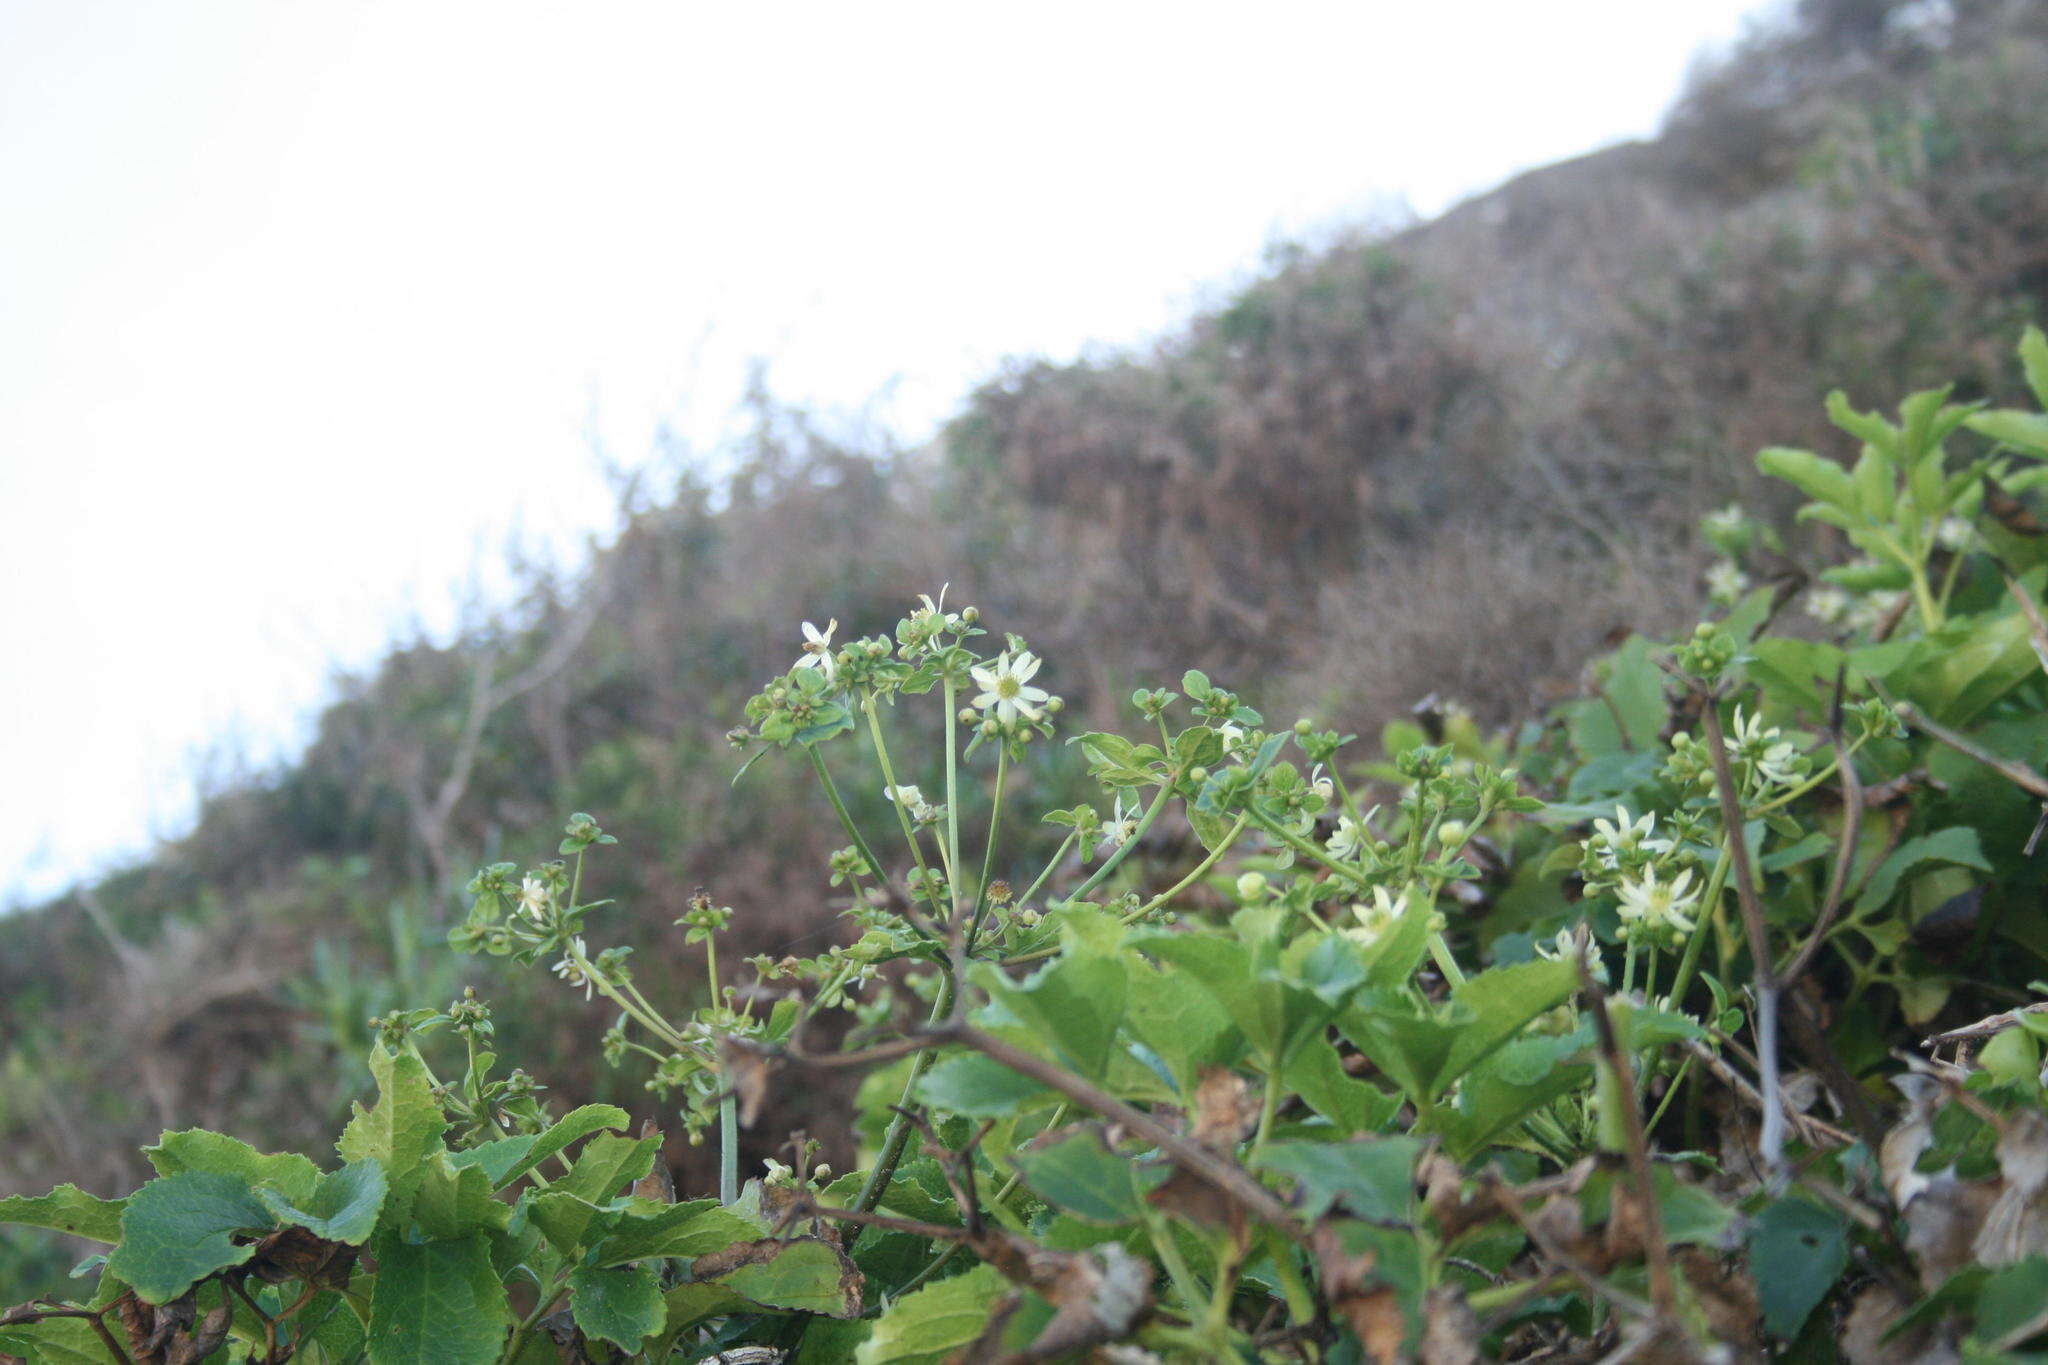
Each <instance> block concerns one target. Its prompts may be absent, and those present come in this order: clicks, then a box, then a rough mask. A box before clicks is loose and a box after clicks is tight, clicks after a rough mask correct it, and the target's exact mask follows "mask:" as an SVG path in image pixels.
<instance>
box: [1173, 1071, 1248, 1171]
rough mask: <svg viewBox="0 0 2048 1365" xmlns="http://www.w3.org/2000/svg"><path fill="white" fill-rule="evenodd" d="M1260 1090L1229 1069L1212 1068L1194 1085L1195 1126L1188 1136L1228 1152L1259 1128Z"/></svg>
mask: <svg viewBox="0 0 2048 1365" xmlns="http://www.w3.org/2000/svg"><path fill="white" fill-rule="evenodd" d="M1259 1103H1260V1096H1259V1092H1258V1089H1257V1087H1255V1086H1254V1085H1253V1084H1252V1083H1251V1082H1250V1081H1248V1080H1246V1079H1245V1078H1244V1077H1242V1076H1240V1075H1238V1074H1237V1073H1236V1072H1235V1071H1232V1070H1230V1069H1228V1068H1227V1067H1220V1066H1216V1067H1210V1068H1209V1069H1208V1070H1207V1071H1204V1072H1203V1073H1202V1078H1201V1080H1200V1082H1198V1083H1197V1084H1196V1086H1195V1115H1194V1126H1193V1127H1192V1128H1191V1129H1190V1130H1189V1136H1190V1137H1192V1138H1194V1140H1195V1141H1197V1142H1199V1143H1201V1144H1202V1145H1203V1146H1204V1147H1209V1148H1212V1149H1214V1150H1215V1151H1219V1152H1228V1151H1232V1150H1234V1149H1235V1148H1236V1146H1237V1144H1238V1143H1240V1142H1243V1141H1244V1140H1245V1139H1246V1138H1248V1137H1250V1136H1251V1135H1252V1134H1253V1133H1254V1132H1255V1131H1257V1129H1258V1126H1259Z"/></svg>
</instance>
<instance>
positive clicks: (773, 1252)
mask: <svg viewBox="0 0 2048 1365" xmlns="http://www.w3.org/2000/svg"><path fill="white" fill-rule="evenodd" d="M690 1273H691V1275H692V1276H693V1277H694V1278H696V1279H698V1280H700V1281H712V1282H716V1283H718V1284H720V1285H723V1286H724V1287H725V1288H727V1289H729V1290H731V1291H732V1292H733V1293H735V1294H738V1295H739V1296H740V1297H742V1298H744V1299H746V1300H747V1301H748V1302H750V1303H757V1304H760V1305H761V1306H762V1307H764V1308H786V1309H790V1310H792V1311H794V1312H800V1313H818V1314H821V1315H822V1316H824V1317H828V1318H850V1317H854V1316H857V1315H858V1314H859V1313H860V1310H861V1299H862V1292H863V1289H864V1286H865V1281H864V1280H863V1278H862V1276H861V1273H860V1271H859V1270H858V1269H856V1268H855V1266H854V1264H853V1262H852V1261H849V1260H848V1259H846V1253H844V1252H842V1251H841V1250H840V1249H839V1248H838V1247H836V1246H833V1245H832V1244H831V1243H829V1242H825V1241H821V1240H819V1239H818V1238H816V1237H792V1238H789V1239H787V1240H782V1241H778V1240H776V1239H774V1238H766V1239H762V1240H758V1241H753V1242H741V1243H738V1244H736V1245H734V1246H730V1247H727V1248H726V1249H725V1250H723V1251H720V1252H717V1253H714V1254H713V1255H710V1256H700V1257H698V1258H697V1260H696V1262H695V1263H694V1264H693V1265H692V1266H691V1271H690Z"/></svg>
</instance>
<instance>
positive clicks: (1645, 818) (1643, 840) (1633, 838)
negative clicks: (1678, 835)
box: [1586, 806, 1672, 867]
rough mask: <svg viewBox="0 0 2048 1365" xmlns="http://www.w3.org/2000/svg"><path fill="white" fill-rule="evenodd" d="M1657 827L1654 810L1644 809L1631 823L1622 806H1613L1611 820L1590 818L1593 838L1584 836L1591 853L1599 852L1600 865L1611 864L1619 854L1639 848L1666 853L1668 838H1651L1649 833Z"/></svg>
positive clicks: (1644, 850)
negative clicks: (1590, 847) (1593, 819)
mask: <svg viewBox="0 0 2048 1365" xmlns="http://www.w3.org/2000/svg"><path fill="white" fill-rule="evenodd" d="M1656 830H1657V813H1656V812H1655V811H1644V812H1643V813H1642V815H1641V816H1640V817H1638V818H1637V819H1636V820H1635V821H1634V822H1633V823H1631V822H1630V820H1629V818H1628V811H1627V809H1626V808H1625V807H1622V806H1616V807H1615V808H1614V822H1613V823H1612V824H1610V823H1608V822H1607V821H1605V820H1595V821H1593V837H1592V838H1591V839H1588V840H1587V841H1586V842H1587V844H1589V845H1591V846H1592V848H1593V850H1594V852H1595V853H1597V854H1598V855H1599V858H1600V863H1601V866H1603V867H1615V866H1618V865H1619V864H1620V862H1621V855H1622V854H1624V853H1629V852H1633V851H1634V850H1636V849H1641V850H1642V851H1643V852H1645V853H1648V854H1652V855H1655V854H1660V853H1669V852H1670V851H1671V847H1672V844H1671V841H1670V840H1669V839H1655V838H1652V837H1651V836H1652V835H1653V834H1655V833H1656Z"/></svg>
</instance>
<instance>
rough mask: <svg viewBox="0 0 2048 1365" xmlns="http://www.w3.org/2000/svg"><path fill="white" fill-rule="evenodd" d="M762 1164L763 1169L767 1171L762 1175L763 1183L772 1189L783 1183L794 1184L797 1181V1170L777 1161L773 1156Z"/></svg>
mask: <svg viewBox="0 0 2048 1365" xmlns="http://www.w3.org/2000/svg"><path fill="white" fill-rule="evenodd" d="M761 1166H762V1169H763V1170H764V1171H765V1172H766V1174H764V1175H763V1176H762V1177H761V1183H762V1184H763V1185H766V1186H768V1187H769V1188H770V1189H774V1188H777V1187H779V1186H783V1185H794V1184H795V1183H796V1172H795V1171H792V1170H791V1169H790V1168H789V1167H787V1166H785V1165H783V1164H782V1163H781V1162H780V1161H777V1160H776V1159H775V1158H774V1157H772V1156H771V1157H769V1158H768V1159H767V1160H766V1161H764V1162H762V1163H761Z"/></svg>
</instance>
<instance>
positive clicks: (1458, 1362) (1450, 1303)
mask: <svg viewBox="0 0 2048 1365" xmlns="http://www.w3.org/2000/svg"><path fill="white" fill-rule="evenodd" d="M1416 1358H1417V1360H1418V1361H1419V1362H1420V1365H1479V1319H1478V1318H1477V1317H1475V1316H1474V1315H1473V1312H1472V1305H1471V1304H1469V1303H1467V1302H1465V1291H1464V1290H1462V1289H1459V1288H1458V1287H1457V1286H1456V1285H1449V1284H1440V1285H1438V1286H1437V1287H1436V1288H1434V1289H1432V1290H1430V1291H1429V1297H1428V1298H1427V1299H1425V1300H1424V1301H1423V1306H1422V1350H1421V1352H1420V1353H1419V1354H1418V1356H1417V1357H1416Z"/></svg>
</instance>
